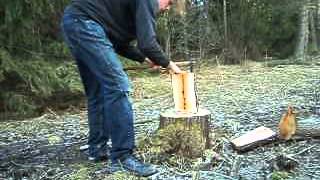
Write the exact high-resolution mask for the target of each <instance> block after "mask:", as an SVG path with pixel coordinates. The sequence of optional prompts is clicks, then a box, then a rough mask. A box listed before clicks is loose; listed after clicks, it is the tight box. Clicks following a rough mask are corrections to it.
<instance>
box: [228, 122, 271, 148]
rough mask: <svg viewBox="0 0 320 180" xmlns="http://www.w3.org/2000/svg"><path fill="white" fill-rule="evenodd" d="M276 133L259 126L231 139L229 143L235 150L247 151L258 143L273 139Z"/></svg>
mask: <svg viewBox="0 0 320 180" xmlns="http://www.w3.org/2000/svg"><path fill="white" fill-rule="evenodd" d="M276 136H277V135H276V133H275V132H274V131H272V130H271V129H269V128H267V127H264V126H261V127H258V128H256V129H254V130H252V131H249V132H247V133H245V134H244V135H242V136H240V137H238V138H235V139H233V140H231V144H232V145H233V147H234V148H235V149H236V150H239V151H247V150H249V149H251V148H253V147H256V146H258V145H262V144H265V143H268V142H272V141H274V139H275V138H276Z"/></svg>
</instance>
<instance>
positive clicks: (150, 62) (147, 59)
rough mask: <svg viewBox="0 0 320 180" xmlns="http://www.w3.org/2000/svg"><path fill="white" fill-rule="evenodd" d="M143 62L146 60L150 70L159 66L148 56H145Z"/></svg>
mask: <svg viewBox="0 0 320 180" xmlns="http://www.w3.org/2000/svg"><path fill="white" fill-rule="evenodd" d="M145 62H147V64H148V65H149V67H150V68H151V69H152V70H158V69H160V68H161V67H160V66H159V65H156V64H155V63H153V62H152V61H151V60H150V59H149V58H146V59H145Z"/></svg>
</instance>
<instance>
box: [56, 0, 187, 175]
mask: <svg viewBox="0 0 320 180" xmlns="http://www.w3.org/2000/svg"><path fill="white" fill-rule="evenodd" d="M172 3H173V0H72V2H71V4H70V5H69V6H68V7H67V8H66V9H65V13H64V16H63V20H62V29H63V32H64V38H65V41H66V43H67V44H68V46H69V48H70V50H71V52H72V54H73V56H74V58H75V60H76V63H77V66H78V69H79V72H80V76H81V79H82V82H83V85H84V88H85V93H86V97H87V100H88V102H87V104H88V120H89V140H88V144H89V154H90V157H92V158H98V156H99V153H98V152H99V151H100V149H101V148H102V147H104V145H103V144H105V143H106V141H107V139H108V138H109V137H110V138H111V142H112V148H111V151H110V159H111V171H112V172H115V171H118V170H122V169H125V170H128V171H132V172H134V173H136V174H137V175H140V176H149V175H152V174H154V173H156V172H157V171H156V170H155V169H154V168H152V166H151V165H147V164H144V163H142V162H140V161H138V160H137V159H136V158H135V157H134V156H132V153H133V152H132V151H133V149H134V147H135V144H134V129H133V111H132V105H131V103H130V101H129V97H128V92H129V91H130V84H129V80H128V77H127V75H126V73H125V72H124V71H123V68H122V65H121V62H120V61H119V59H118V57H117V54H119V55H122V56H124V57H127V58H129V59H132V60H135V61H138V62H140V63H144V62H146V63H148V64H149V65H150V66H151V67H157V66H162V67H164V68H168V69H169V70H171V71H172V72H173V73H181V70H180V69H179V67H177V66H176V65H175V63H174V62H172V61H169V60H168V59H167V57H166V56H165V55H164V53H163V51H162V50H161V47H160V45H159V44H158V42H157V40H156V33H155V17H156V14H157V12H159V11H164V10H167V9H168V8H169V7H170V5H171V4H172ZM133 40H137V46H138V47H135V46H133V45H132V44H131V42H132V41H133ZM116 53H117V54H116Z"/></svg>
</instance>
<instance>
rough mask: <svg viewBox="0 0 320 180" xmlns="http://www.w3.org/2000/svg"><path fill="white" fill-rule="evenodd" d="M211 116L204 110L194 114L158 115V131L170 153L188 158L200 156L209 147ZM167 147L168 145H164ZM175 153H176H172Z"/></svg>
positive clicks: (167, 112) (166, 113) (169, 113)
mask: <svg viewBox="0 0 320 180" xmlns="http://www.w3.org/2000/svg"><path fill="white" fill-rule="evenodd" d="M210 118H211V114H210V112H209V111H208V110H206V109H199V110H198V112H196V113H186V112H179V111H175V110H168V111H166V112H164V113H161V114H160V129H159V131H162V132H165V133H163V134H164V135H165V136H171V137H166V138H163V139H167V140H166V141H170V142H168V143H167V144H169V146H171V147H166V148H168V149H170V148H171V150H172V151H177V152H181V153H180V154H182V155H184V156H189V157H195V156H197V155H201V154H199V153H202V152H203V150H204V149H206V148H208V147H209V142H210V141H209V121H210ZM166 146H168V145H166ZM172 153H176V152H172Z"/></svg>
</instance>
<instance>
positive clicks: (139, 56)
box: [114, 44, 146, 63]
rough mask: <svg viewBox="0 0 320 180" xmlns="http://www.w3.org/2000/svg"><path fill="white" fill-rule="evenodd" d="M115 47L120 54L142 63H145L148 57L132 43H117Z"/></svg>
mask: <svg viewBox="0 0 320 180" xmlns="http://www.w3.org/2000/svg"><path fill="white" fill-rule="evenodd" d="M114 48H115V51H116V52H117V53H118V54H119V55H121V56H123V57H126V58H128V59H131V60H134V61H138V62H140V63H143V62H144V60H145V58H146V56H145V55H144V54H143V53H142V52H141V51H140V50H139V49H138V48H137V47H136V46H133V45H130V44H127V45H115V46H114Z"/></svg>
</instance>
